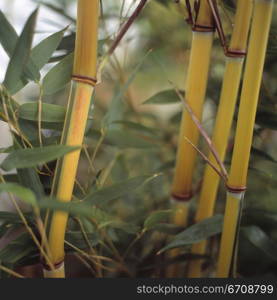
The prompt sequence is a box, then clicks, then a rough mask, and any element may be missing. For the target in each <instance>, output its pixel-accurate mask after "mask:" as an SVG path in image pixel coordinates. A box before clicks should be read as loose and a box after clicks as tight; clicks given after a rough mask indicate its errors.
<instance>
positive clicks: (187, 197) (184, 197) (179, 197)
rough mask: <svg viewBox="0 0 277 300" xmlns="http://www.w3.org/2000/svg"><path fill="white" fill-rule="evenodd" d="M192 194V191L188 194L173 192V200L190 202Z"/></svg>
mask: <svg viewBox="0 0 277 300" xmlns="http://www.w3.org/2000/svg"><path fill="white" fill-rule="evenodd" d="M192 196H193V193H192V192H190V193H186V194H175V193H172V194H171V197H172V200H173V201H177V202H188V201H189V200H190V199H191V198H192Z"/></svg>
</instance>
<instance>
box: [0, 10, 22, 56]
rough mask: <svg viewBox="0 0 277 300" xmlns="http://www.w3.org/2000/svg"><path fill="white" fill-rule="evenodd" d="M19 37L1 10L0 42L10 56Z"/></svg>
mask: <svg viewBox="0 0 277 300" xmlns="http://www.w3.org/2000/svg"><path fill="white" fill-rule="evenodd" d="M17 38H18V36H17V33H16V31H15V30H14V28H13V27H12V25H11V24H10V22H9V21H8V20H7V18H6V16H5V15H4V14H3V12H2V11H1V10H0V43H1V45H2V46H3V48H4V50H5V51H6V53H7V54H8V56H9V57H12V54H13V51H14V48H15V46H16V41H17Z"/></svg>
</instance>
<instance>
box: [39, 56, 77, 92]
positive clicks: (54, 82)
mask: <svg viewBox="0 0 277 300" xmlns="http://www.w3.org/2000/svg"><path fill="white" fill-rule="evenodd" d="M73 60H74V53H71V54H69V55H67V56H66V57H65V58H63V59H62V60H61V61H60V62H59V63H58V64H57V65H55V66H54V67H53V68H52V69H51V70H50V71H49V72H48V73H47V74H46V75H45V77H44V79H43V91H44V95H51V94H54V93H56V92H58V91H60V90H61V89H63V88H64V87H65V85H66V84H68V83H69V82H70V80H71V74H72V69H73Z"/></svg>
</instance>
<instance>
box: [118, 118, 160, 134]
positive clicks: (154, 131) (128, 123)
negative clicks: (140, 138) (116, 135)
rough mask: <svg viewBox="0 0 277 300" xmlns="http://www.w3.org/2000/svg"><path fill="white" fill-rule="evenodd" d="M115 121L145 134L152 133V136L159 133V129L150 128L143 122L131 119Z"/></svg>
mask: <svg viewBox="0 0 277 300" xmlns="http://www.w3.org/2000/svg"><path fill="white" fill-rule="evenodd" d="M113 123H115V124H120V125H123V127H126V128H127V129H131V130H134V131H137V132H140V133H143V134H150V135H151V136H156V135H157V133H158V129H155V128H150V127H147V126H144V125H142V124H139V123H135V122H131V121H124V120H120V121H115V122H113Z"/></svg>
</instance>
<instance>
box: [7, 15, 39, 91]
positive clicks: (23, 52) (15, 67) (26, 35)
mask: <svg viewBox="0 0 277 300" xmlns="http://www.w3.org/2000/svg"><path fill="white" fill-rule="evenodd" d="M36 17H37V10H35V11H34V12H33V13H32V14H31V16H30V17H29V19H28V20H27V22H26V24H25V26H24V28H23V31H22V33H21V35H20V36H19V38H18V39H17V43H16V46H15V49H14V51H13V55H12V57H11V59H10V62H9V65H8V68H7V71H6V75H5V79H4V82H3V85H4V86H5V87H6V88H7V89H8V90H9V91H10V93H11V94H13V93H14V92H15V87H16V85H17V84H18V82H19V81H20V79H21V77H22V76H23V71H24V68H25V66H26V64H27V62H28V59H29V57H30V52H31V47H32V41H33V36H34V30H35V23H36ZM28 73H30V74H31V73H32V74H31V76H33V77H35V78H36V77H38V74H35V73H36V68H32V70H29V71H28ZM30 74H29V75H30Z"/></svg>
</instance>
